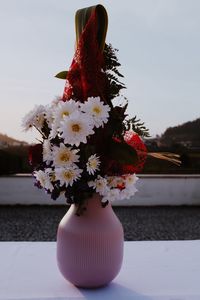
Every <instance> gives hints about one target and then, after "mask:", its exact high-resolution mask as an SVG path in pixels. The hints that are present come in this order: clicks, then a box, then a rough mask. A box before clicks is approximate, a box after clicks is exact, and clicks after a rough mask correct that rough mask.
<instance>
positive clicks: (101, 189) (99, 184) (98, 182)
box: [88, 175, 108, 196]
mask: <svg viewBox="0 0 200 300" xmlns="http://www.w3.org/2000/svg"><path fill="white" fill-rule="evenodd" d="M88 185H89V187H92V188H93V189H94V190H96V192H98V193H99V194H100V195H102V196H104V195H106V193H107V192H108V186H107V185H108V182H107V180H106V179H105V178H103V177H101V176H100V175H98V176H97V179H95V180H94V181H89V182H88Z"/></svg>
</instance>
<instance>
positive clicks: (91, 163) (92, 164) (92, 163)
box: [89, 160, 97, 169]
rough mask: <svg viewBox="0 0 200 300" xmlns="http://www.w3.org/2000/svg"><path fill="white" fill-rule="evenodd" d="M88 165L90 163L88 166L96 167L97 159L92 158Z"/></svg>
mask: <svg viewBox="0 0 200 300" xmlns="http://www.w3.org/2000/svg"><path fill="white" fill-rule="evenodd" d="M89 165H90V168H92V169H96V167H97V161H96V160H92V161H90V163H89Z"/></svg>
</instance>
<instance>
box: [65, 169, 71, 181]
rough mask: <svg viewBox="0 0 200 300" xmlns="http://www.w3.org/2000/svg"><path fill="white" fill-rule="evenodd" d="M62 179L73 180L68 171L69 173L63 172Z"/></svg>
mask: <svg viewBox="0 0 200 300" xmlns="http://www.w3.org/2000/svg"><path fill="white" fill-rule="evenodd" d="M64 177H65V179H67V180H71V179H72V178H73V173H72V172H71V171H70V170H69V171H65V173H64Z"/></svg>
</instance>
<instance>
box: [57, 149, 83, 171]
mask: <svg viewBox="0 0 200 300" xmlns="http://www.w3.org/2000/svg"><path fill="white" fill-rule="evenodd" d="M78 151H79V150H75V149H72V148H70V147H66V146H65V145H64V144H60V146H59V147H55V146H54V148H53V164H54V166H56V167H69V166H71V165H72V164H73V163H75V162H78V161H79V155H77V152H78Z"/></svg>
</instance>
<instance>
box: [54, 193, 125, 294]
mask: <svg viewBox="0 0 200 300" xmlns="http://www.w3.org/2000/svg"><path fill="white" fill-rule="evenodd" d="M75 212H76V207H75V205H74V204H73V205H71V207H70V208H69V210H68V211H67V213H66V215H65V216H64V217H63V219H62V220H61V222H60V224H59V226H58V232H57V262H58V267H59V269H60V271H61V273H62V275H63V276H64V277H65V278H66V279H67V280H68V281H70V282H71V283H73V284H74V285H76V286H79V287H85V288H94V287H100V286H103V285H105V284H108V283H109V282H110V281H112V280H113V279H114V278H115V277H116V276H117V274H118V273H119V271H120V268H121V264H122V259H123V245H124V234H123V228H122V225H121V223H120V221H119V219H118V218H117V216H116V215H115V213H114V211H113V209H112V207H111V205H110V203H109V204H108V205H107V206H106V207H105V208H102V206H101V198H100V196H99V195H98V194H94V196H93V197H92V198H90V199H88V201H87V210H86V211H84V213H83V215H81V216H79V217H78V216H77V215H76V214H75Z"/></svg>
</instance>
